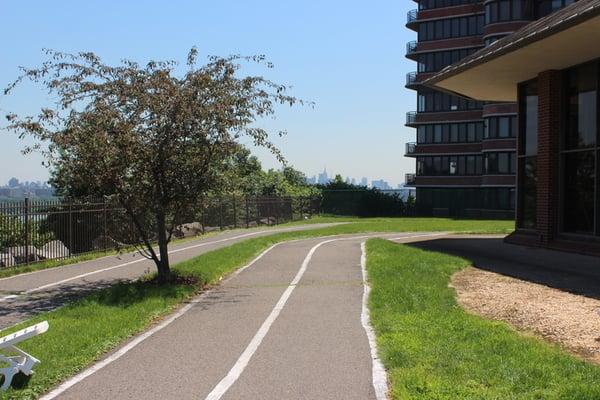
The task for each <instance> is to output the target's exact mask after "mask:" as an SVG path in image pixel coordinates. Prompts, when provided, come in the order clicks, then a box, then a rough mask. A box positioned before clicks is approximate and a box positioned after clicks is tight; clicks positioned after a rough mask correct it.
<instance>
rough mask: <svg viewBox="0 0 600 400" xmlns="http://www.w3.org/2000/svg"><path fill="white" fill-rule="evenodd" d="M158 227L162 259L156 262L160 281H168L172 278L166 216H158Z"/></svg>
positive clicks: (159, 248)
mask: <svg viewBox="0 0 600 400" xmlns="http://www.w3.org/2000/svg"><path fill="white" fill-rule="evenodd" d="M157 228H158V250H159V255H160V260H159V262H158V263H157V264H156V267H157V268H158V281H159V282H160V283H167V282H168V281H169V280H170V278H171V266H170V265H169V245H168V243H167V230H166V224H165V216H164V215H158V216H157Z"/></svg>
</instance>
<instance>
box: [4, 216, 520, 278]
mask: <svg viewBox="0 0 600 400" xmlns="http://www.w3.org/2000/svg"><path fill="white" fill-rule="evenodd" d="M326 223H352V224H353V225H356V226H355V227H354V228H350V229H347V228H345V229H346V230H347V232H346V233H351V231H354V232H364V231H365V229H367V231H370V232H375V231H376V230H375V228H376V227H381V228H382V229H385V231H387V232H394V231H398V232H407V231H409V229H407V228H408V227H414V228H415V229H418V230H419V231H457V232H464V233H510V232H512V231H513V229H514V222H513V221H496V220H494V221H474V220H453V219H447V218H358V217H338V216H317V217H313V218H310V219H306V220H300V221H294V222H288V223H285V224H281V225H275V226H264V227H262V228H267V229H274V230H275V229H277V228H284V227H289V226H310V225H314V224H326ZM258 229H260V228H250V229H244V228H238V229H231V230H225V231H214V232H210V233H206V234H204V235H201V236H194V237H188V238H185V239H177V240H174V241H173V242H171V245H174V244H181V243H185V242H190V241H194V240H201V239H205V238H208V237H211V236H216V235H218V234H219V233H223V232H243V231H252V230H258ZM274 233H275V232H274ZM133 251H135V248H134V247H133V246H129V247H125V248H123V249H121V250H119V251H117V250H108V251H93V252H90V253H84V254H80V255H77V256H74V257H71V258H66V259H61V260H45V261H40V262H37V263H33V264H27V265H18V266H16V267H10V268H1V269H0V279H2V278H8V277H11V276H15V275H21V274H25V273H28V272H35V271H40V270H44V269H50V268H56V267H62V266H65V265H70V264H76V263H80V262H84V261H90V260H96V259H98V258H102V257H108V256H114V255H118V254H123V253H129V252H133Z"/></svg>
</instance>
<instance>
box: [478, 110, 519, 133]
mask: <svg viewBox="0 0 600 400" xmlns="http://www.w3.org/2000/svg"><path fill="white" fill-rule="evenodd" d="M516 136H517V116H516V115H505V116H504V115H503V116H498V117H489V118H486V119H485V138H486V139H504V138H513V137H516Z"/></svg>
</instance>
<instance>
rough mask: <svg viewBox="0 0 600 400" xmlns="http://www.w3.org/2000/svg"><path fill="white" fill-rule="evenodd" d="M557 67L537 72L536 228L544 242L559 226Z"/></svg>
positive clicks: (560, 79)
mask: <svg viewBox="0 0 600 400" xmlns="http://www.w3.org/2000/svg"><path fill="white" fill-rule="evenodd" d="M561 87H562V75H561V73H560V71H544V72H542V73H540V74H539V75H538V102H539V103H538V155H537V175H538V183H537V229H538V234H539V241H540V243H541V244H547V243H548V242H550V241H552V240H553V239H554V237H555V236H556V232H557V229H558V209H557V208H558V177H559V171H558V162H559V155H558V151H559V138H560V111H561V106H560V98H561Z"/></svg>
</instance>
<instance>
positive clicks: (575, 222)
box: [563, 151, 596, 233]
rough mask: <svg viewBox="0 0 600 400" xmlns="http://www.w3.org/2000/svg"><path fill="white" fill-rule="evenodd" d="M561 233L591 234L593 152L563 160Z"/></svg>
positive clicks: (592, 214) (569, 156)
mask: <svg viewBox="0 0 600 400" xmlns="http://www.w3.org/2000/svg"><path fill="white" fill-rule="evenodd" d="M564 160H565V161H564V169H565V174H564V176H565V181H564V190H563V193H564V196H563V198H564V201H563V207H564V212H563V216H564V217H563V229H564V230H565V232H574V233H593V232H594V208H595V207H594V192H595V187H596V157H595V152H594V151H578V152H574V153H567V154H565V156H564Z"/></svg>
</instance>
